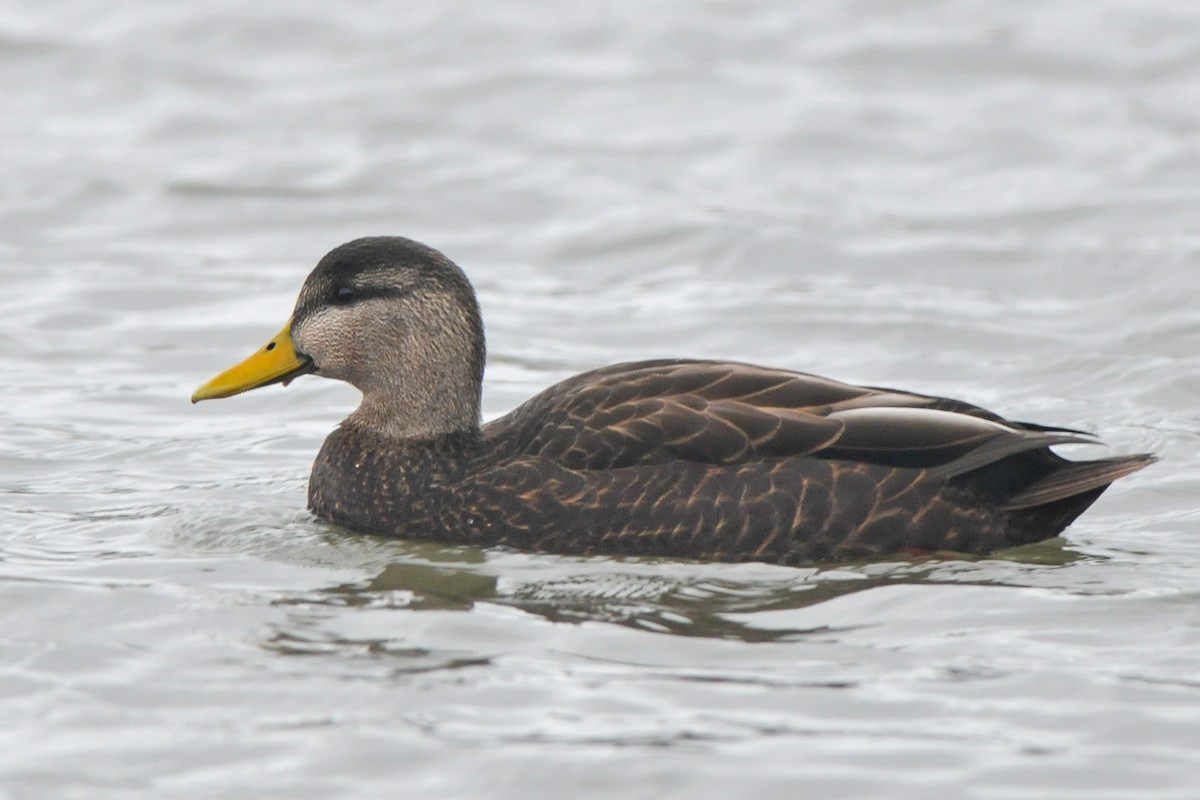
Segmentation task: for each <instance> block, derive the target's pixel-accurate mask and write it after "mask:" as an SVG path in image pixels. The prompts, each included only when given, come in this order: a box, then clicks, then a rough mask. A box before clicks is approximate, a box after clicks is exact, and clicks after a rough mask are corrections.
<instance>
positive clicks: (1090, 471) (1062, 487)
mask: <svg viewBox="0 0 1200 800" xmlns="http://www.w3.org/2000/svg"><path fill="white" fill-rule="evenodd" d="M1156 460H1157V459H1156V458H1155V457H1154V456H1152V455H1149V454H1139V455H1132V456H1115V457H1113V458H1102V459H1097V460H1095V461H1076V462H1065V463H1063V465H1062V466H1060V467H1059V468H1057V469H1055V470H1054V471H1053V472H1051V473H1050V474H1048V475H1045V476H1043V477H1041V478H1039V479H1038V480H1036V481H1034V482H1033V483H1031V484H1029V485H1028V486H1026V487H1024V488H1023V489H1021V491H1019V492H1017V493H1016V494H1014V495H1012V496H1011V497H1009V498H1007V499H1006V500H1005V501H1004V503H1003V504H1002V505H1001V508H1004V509H1008V510H1012V511H1015V510H1018V509H1024V508H1035V507H1037V506H1046V505H1050V504H1052V503H1056V502H1058V501H1060V500H1066V499H1067V498H1070V497H1076V496H1078V495H1082V494H1086V493H1087V492H1091V491H1093V490H1096V489H1100V490H1103V489H1104V488H1105V487H1106V486H1108V485H1109V484H1110V483H1112V482H1113V481H1115V480H1117V479H1118V478H1123V477H1125V476H1126V475H1130V474H1132V473H1134V472H1137V471H1138V470H1140V469H1142V468H1144V467H1147V466H1149V465H1150V464H1153V463H1154V462H1155V461H1156ZM1096 494H1097V495H1099V492H1097V493H1096ZM1084 508H1086V506H1084ZM1081 510H1082V509H1081Z"/></svg>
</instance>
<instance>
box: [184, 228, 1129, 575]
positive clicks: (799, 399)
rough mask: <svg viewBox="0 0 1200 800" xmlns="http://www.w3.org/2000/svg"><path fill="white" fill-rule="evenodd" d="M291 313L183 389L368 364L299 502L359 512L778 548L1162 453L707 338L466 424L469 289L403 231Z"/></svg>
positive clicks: (924, 519)
mask: <svg viewBox="0 0 1200 800" xmlns="http://www.w3.org/2000/svg"><path fill="white" fill-rule="evenodd" d="M287 334H290V340H288V341H286V342H284V341H283V339H277V340H276V341H273V342H272V343H271V344H269V345H268V346H267V348H264V350H272V349H273V348H274V347H275V345H276V343H277V342H278V343H282V344H285V345H286V346H287V347H291V346H293V343H294V348H295V356H294V358H295V361H294V363H293V364H292V366H291V368H290V369H287V370H286V371H284V372H280V371H279V369H276V370H275V371H274V372H271V373H270V374H265V373H264V374H261V375H258V376H257V378H256V379H255V380H242V382H241V383H238V384H237V385H236V386H235V385H233V384H231V383H229V382H228V380H226V383H222V384H220V386H217V384H218V383H219V382H220V381H221V379H222V378H226V376H228V375H230V374H231V373H233V372H234V370H230V372H229V373H226V375H224V376H220V377H219V378H218V379H214V381H213V382H210V384H208V385H206V386H205V387H202V389H201V390H198V392H197V394H196V396H195V398H194V399H206V398H208V397H216V396H225V395H226V394H231V393H235V392H237V391H243V390H245V389H248V388H254V387H255V386H258V385H264V384H265V383H271V382H277V381H285V382H286V381H288V380H290V379H291V378H293V377H295V376H296V375H298V374H301V373H303V372H316V373H317V374H319V375H326V376H329V377H335V378H339V379H342V380H346V381H348V382H350V383H352V384H354V385H355V386H357V387H358V388H360V389H361V390H362V391H363V403H362V405H361V406H360V407H359V409H358V410H356V411H355V412H354V413H353V414H352V415H351V416H350V417H349V418H348V419H347V420H346V421H345V422H343V423H342V425H341V426H339V427H338V429H337V430H335V431H334V432H333V433H332V434H330V436H329V438H328V439H327V440H326V442H325V444H324V446H323V447H322V448H321V451H320V454H319V455H318V457H317V460H316V463H315V464H314V467H313V472H312V479H311V482H310V484H309V505H310V507H311V508H312V510H313V511H314V512H315V513H316V514H318V515H320V516H322V517H324V518H326V519H329V520H332V521H334V522H338V523H341V524H343V525H346V526H348V527H351V528H354V529H357V530H363V531H369V532H373V533H380V534H388V535H396V536H404V537H411V538H418V539H434V540H438V541H443V542H450V543H464V544H474V545H482V546H491V545H507V546H511V547H516V548H521V549H528V550H539V551H549V552H559V553H614V554H630V555H658V556H670V557H680V558H697V559H706V560H722V561H745V560H761V561H771V562H777V563H784V564H799V563H811V562H819V561H829V560H850V559H863V558H871V557H877V556H883V555H886V554H889V553H894V552H897V551H901V550H906V549H917V550H928V551H936V550H955V551H961V552H966V553H987V552H990V551H993V550H997V549H1000V548H1005V547H1011V546H1015V545H1020V544H1026V543H1030V542H1036V541H1039V540H1042V539H1046V538H1049V537H1051V536H1054V535H1056V534H1057V533H1058V532H1060V531H1061V530H1062V529H1063V528H1065V527H1066V526H1067V525H1069V524H1070V523H1071V521H1072V520H1074V519H1075V517H1077V516H1078V515H1079V514H1080V513H1082V512H1083V511H1084V510H1085V509H1086V508H1087V507H1088V506H1089V505H1091V504H1092V502H1094V501H1095V499H1096V498H1097V497H1098V496H1099V495H1100V494H1101V493H1102V492H1103V491H1104V489H1105V488H1106V487H1107V486H1108V485H1109V484H1110V483H1112V482H1113V481H1114V480H1116V479H1117V478H1120V477H1122V476H1125V475H1128V474H1130V473H1132V472H1136V471H1137V470H1139V469H1141V468H1143V467H1144V466H1146V465H1147V464H1149V463H1150V462H1151V461H1153V457H1152V456H1149V455H1132V456H1118V457H1114V458H1107V459H1101V460H1096V461H1067V460H1065V459H1063V458H1061V457H1059V456H1057V455H1055V454H1054V453H1052V452H1051V451H1050V449H1049V448H1050V447H1051V446H1054V445H1059V444H1072V443H1083V442H1092V441H1094V440H1093V439H1092V438H1091V437H1090V436H1089V435H1087V434H1084V433H1081V432H1079V431H1074V430H1068V429H1060V428H1051V427H1047V426H1042V425H1035V424H1030V423H1020V422H1010V421H1008V420H1005V419H1003V418H1001V417H999V416H998V415H996V414H993V413H991V412H989V411H986V410H984V409H981V408H978V407H976V406H972V405H970V404H968V403H963V402H960V401H957V400H951V399H946V398H939V397H930V396H925V395H918V394H912V393H909V392H902V391H896V390H892V389H880V388H871V387H860V386H851V385H848V384H844V383H839V382H837V381H833V380H829V379H826V378H820V377H816V376H813V375H806V374H803V373H797V372H790V371H786V370H778V369H769V368H764V367H756V366H751V365H748V364H740V363H729V362H715V361H688V360H662V361H644V362H637V363H630V364H620V365H616V366H610V367H605V368H603V369H599V370H595V371H593V372H588V373H585V374H582V375H579V376H576V377H574V378H571V379H569V380H566V381H563V382H562V383H559V384H556V385H554V386H551V387H550V388H548V389H546V390H545V391H543V392H542V393H541V394H539V395H537V396H536V397H534V398H533V399H531V400H529V401H528V402H526V403H525V404H523V405H522V406H520V407H519V408H517V409H516V410H514V411H512V412H511V413H509V414H507V415H505V416H504V417H501V418H499V419H497V420H494V421H492V422H490V423H488V424H486V425H482V426H481V425H480V424H479V398H480V391H481V386H482V369H483V359H484V349H483V328H482V323H481V322H480V318H479V312H478V306H477V304H476V301H475V296H474V292H473V291H472V289H471V287H470V284H469V283H468V282H467V279H466V277H465V276H464V275H463V274H462V272H461V270H459V269H458V267H457V266H455V265H454V264H453V263H452V262H450V261H449V260H448V259H446V258H445V256H443V255H441V254H440V253H438V252H437V251H435V250H432V249H430V248H427V247H425V246H424V245H420V244H418V243H416V242H412V241H410V240H407V239H402V238H398V237H379V238H371V239H360V240H356V241H354V242H350V243H349V244H346V245H343V246H341V247H339V248H337V249H336V250H334V251H333V252H331V253H330V254H329V255H327V256H326V257H325V258H324V259H322V261H321V262H320V264H318V265H317V268H316V269H315V270H314V271H313V273H312V275H310V276H309V278H308V280H307V281H306V283H305V286H304V288H303V290H302V291H301V294H300V299H299V300H298V302H297V307H296V314H295V316H294V317H293V320H292V321H291V324H290V326H289V327H288V328H285V330H284V331H283V332H281V336H283V337H284V338H286V337H287ZM255 358H258V356H257V355H256V356H255V357H252V359H250V360H248V361H247V362H246V364H250V362H251V361H252V360H254V359H255ZM236 369H242V367H238V368H235V370H236ZM280 369H283V368H280Z"/></svg>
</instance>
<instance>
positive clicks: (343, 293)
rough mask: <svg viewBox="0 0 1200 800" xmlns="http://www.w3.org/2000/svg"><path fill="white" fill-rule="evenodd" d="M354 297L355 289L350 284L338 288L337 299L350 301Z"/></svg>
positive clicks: (345, 301) (341, 301) (342, 301)
mask: <svg viewBox="0 0 1200 800" xmlns="http://www.w3.org/2000/svg"><path fill="white" fill-rule="evenodd" d="M353 299H354V290H353V289H351V288H350V287H349V286H343V287H342V288H340V289H338V290H337V301H338V302H339V303H349V302H350V301H351V300H353Z"/></svg>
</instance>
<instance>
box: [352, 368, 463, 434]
mask: <svg viewBox="0 0 1200 800" xmlns="http://www.w3.org/2000/svg"><path fill="white" fill-rule="evenodd" d="M449 377H451V376H447V375H441V376H438V380H437V381H436V382H433V381H428V380H425V381H422V380H420V379H419V378H418V377H417V376H412V378H411V379H410V380H406V381H404V382H403V387H404V388H403V389H400V387H395V388H393V389H387V390H375V391H370V392H366V393H364V394H363V399H362V402H361V403H360V404H359V406H358V408H357V409H356V410H355V411H354V413H353V414H351V415H350V416H349V417H348V418H347V419H346V422H347V423H348V424H350V425H353V426H355V427H359V428H365V429H367V430H371V431H375V432H376V433H379V434H382V435H384V436H387V437H388V438H391V439H401V440H425V441H427V440H431V439H439V438H442V437H445V436H448V435H451V434H470V433H475V432H478V430H479V415H480V410H479V409H480V393H481V392H480V386H479V383H478V381H465V382H459V381H448V378H449ZM464 377H465V376H464Z"/></svg>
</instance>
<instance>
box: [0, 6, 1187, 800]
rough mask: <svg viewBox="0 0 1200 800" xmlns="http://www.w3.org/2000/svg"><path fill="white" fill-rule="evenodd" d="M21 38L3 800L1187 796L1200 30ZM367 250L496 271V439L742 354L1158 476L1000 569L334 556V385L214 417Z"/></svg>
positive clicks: (8, 50) (1, 235)
mask: <svg viewBox="0 0 1200 800" xmlns="http://www.w3.org/2000/svg"><path fill="white" fill-rule="evenodd" d="M0 19H2V20H3V22H2V23H0V90H2V92H3V94H2V96H3V98H4V106H5V114H4V115H3V116H2V117H0V153H2V154H3V162H2V163H3V166H2V167H0V170H2V171H3V176H4V179H3V181H2V182H0V258H2V260H0V277H2V278H3V281H4V286H3V291H0V320H2V321H0V374H3V376H4V380H3V382H2V383H0V409H2V411H0V415H2V417H0V418H2V422H3V424H2V427H0V431H2V432H0V619H2V622H0V718H2V719H3V720H4V724H3V725H2V726H0V797H3V798H5V800H8V798H33V797H38V798H40V797H59V798H84V797H86V798H97V797H114V798H116V797H145V796H154V797H162V798H175V797H179V798H184V797H186V798H193V797H264V798H267V797H270V798H274V797H279V798H284V797H286V798H310V797H311V798H326V797H338V798H342V797H362V798H376V797H387V796H403V797H412V798H423V797H440V798H441V797H454V798H459V797H462V798H483V797H555V798H557V797H580V798H585V797H624V798H641V797H654V798H677V797H678V798H685V797H686V798H689V800H693V799H694V798H707V797H712V798H718V797H721V798H724V797H732V796H757V797H792V796H796V795H797V794H798V793H801V794H803V795H804V796H811V797H863V798H867V797H887V798H900V797H913V798H918V797H919V798H924V797H930V796H935V795H936V796H972V797H984V798H1032V797H1055V798H1063V797H1077V796H1079V797H1082V796H1086V797H1088V798H1117V797H1121V798H1123V797H1131V798H1132V797H1145V796H1150V795H1153V796H1155V797H1159V798H1172V797H1178V798H1185V797H1196V796H1198V795H1200V788H1197V783H1196V777H1195V776H1196V774H1197V771H1198V769H1200V755H1197V753H1198V748H1200V592H1198V591H1197V588H1196V582H1197V577H1198V576H1200V537H1197V533H1200V524H1198V522H1197V519H1198V512H1197V508H1196V502H1195V498H1196V496H1197V495H1198V493H1200V486H1198V475H1200V472H1198V469H1197V468H1198V466H1200V464H1198V461H1200V459H1198V457H1197V455H1196V439H1197V432H1198V431H1200V419H1198V416H1197V412H1196V398H1197V395H1198V394H1200V355H1198V354H1200V315H1198V312H1197V310H1196V300H1197V296H1198V295H1197V293H1198V292H1200V270H1198V269H1197V266H1198V264H1200V232H1198V228H1197V223H1196V220H1197V219H1198V218H1200V188H1198V187H1200V149H1197V141H1200V140H1198V138H1197V136H1198V134H1200V104H1198V103H1196V97H1197V91H1198V90H1200V58H1198V56H1200V10H1197V9H1195V8H1193V7H1192V6H1189V5H1187V4H1179V3H1170V2H1144V3H1139V4H1137V5H1136V6H1134V5H1131V4H1126V3H1117V2H1084V0H1053V1H1052V2H1012V3H1003V4H1001V3H985V2H967V1H966V0H963V1H962V2H952V3H920V2H918V3H906V4H902V5H898V4H893V3H886V2H880V0H863V1H862V2H822V3H809V4H801V5H800V6H797V5H796V4H790V3H783V2H779V0H763V2H755V3H745V2H737V3H734V2H716V1H714V2H694V3H687V2H682V0H674V1H673V2H666V3H656V4H653V6H649V5H647V4H645V3H638V2H632V0H612V1H611V2H606V3H603V4H585V3H567V4H558V5H556V6H554V8H553V9H550V8H549V7H548V6H546V5H545V4H540V3H531V2H510V3H505V4H483V3H471V2H446V3H439V4H433V5H426V6H423V7H421V8H420V9H417V8H416V7H415V6H414V7H404V8H403V9H401V7H400V6H396V5H391V4H376V3H369V2H357V3H342V4H336V5H332V4H318V3H306V4H295V3H291V4H284V3H258V4H254V5H253V6H247V5H245V4H241V3H233V2H226V3H209V4H199V5H197V4H184V3H162V4H156V5H154V6H153V7H151V6H148V5H146V4H140V3H133V2H117V3H109V4H106V5H105V6H104V7H103V8H101V7H99V6H96V5H95V4H91V3H84V2H61V3H42V4H28V3H24V4H18V3H6V4H5V8H4V13H3V14H2V15H0ZM375 233H399V234H404V235H408V236H412V237H414V238H417V239H421V240H423V241H426V242H429V243H430V244H432V245H434V246H436V247H439V248H441V249H443V250H445V251H446V252H447V253H448V254H449V255H451V256H452V257H453V258H455V259H456V260H457V261H459V262H460V263H461V264H462V265H463V266H464V267H465V268H466V269H467V271H468V272H469V274H470V275H471V276H472V277H473V279H474V280H475V281H476V283H477V285H478V288H479V290H480V294H481V300H482V304H483V309H484V314H485V317H486V320H487V323H488V332H489V337H490V351H491V361H490V365H489V370H488V377H487V384H486V387H485V406H486V409H485V412H486V414H487V415H488V416H495V415H498V414H500V413H502V412H504V411H506V410H508V409H510V408H512V407H513V406H514V405H516V404H517V403H519V402H520V401H521V400H523V399H524V398H526V397H528V396H529V395H531V394H533V393H534V392H535V391H537V390H539V389H540V388H542V387H543V386H545V385H547V384H548V383H550V382H552V381H554V380H556V379H560V378H563V377H566V376H568V375H570V374H573V373H575V372H578V371H580V370H583V369H587V368H591V367H594V366H598V365H601V364H605V363H610V362H613V361H618V360H625V359H631V358H638V357H653V356H662V355H691V356H710V357H730V358H736V359H740V360H749V361H756V362H760V363H767V364H775V365H780V366H790V367H794V368H800V369H806V370H810V371H815V372H821V373H826V374H829V375H832V376H835V377H839V378H842V379H846V380H852V381H864V382H869V383H874V384H884V385H887V384H892V385H897V386H901V387H903V388H907V389H913V390H918V391H929V392H937V393H942V394H949V395H952V396H957V397H962V398H964V399H968V400H971V401H974V402H977V403H981V404H984V405H988V406H990V407H993V408H995V409H997V410H999V411H1001V412H1004V413H1008V414H1012V415H1015V416H1018V417H1019V418H1028V419H1035V420H1040V421H1043V422H1047V423H1051V424H1058V425H1067V426H1078V427H1084V428H1088V429H1093V430H1096V431H1099V432H1100V433H1101V434H1102V435H1103V436H1104V438H1105V439H1106V440H1107V441H1108V442H1109V443H1110V445H1111V448H1112V450H1113V451H1114V452H1137V451H1145V450H1151V451H1154V452H1157V453H1159V454H1160V455H1161V456H1162V457H1163V461H1162V462H1161V463H1160V464H1158V465H1156V466H1155V467H1153V468H1151V469H1148V470H1146V471H1144V472H1142V473H1139V474H1138V475H1136V476H1134V477H1132V478H1130V479H1127V480H1125V481H1122V482H1121V483H1120V484H1119V485H1118V486H1116V487H1115V488H1114V489H1112V490H1111V491H1110V492H1109V493H1108V494H1107V495H1106V496H1105V497H1104V498H1103V499H1102V500H1101V502H1099V503H1098V504H1097V505H1096V507H1095V508H1094V509H1092V511H1091V512H1089V513H1088V514H1087V515H1086V516H1085V517H1084V518H1083V519H1082V520H1081V521H1080V522H1079V523H1078V524H1077V525H1075V526H1074V527H1073V528H1071V529H1070V530H1069V531H1068V532H1067V535H1066V537H1065V539H1064V540H1062V541H1059V542H1051V543H1048V544H1046V545H1043V546H1040V547H1037V548H1032V549H1030V550H1027V551H1024V552H1019V553H1014V554H1009V555H1006V556H1005V557H1001V558H992V559H983V560H965V559H964V560H953V559H945V560H932V561H912V562H910V561H895V562H889V563H881V564H864V565H845V566H841V567H838V568H829V569H822V570H814V569H788V568H781V567H775V566H769V565H738V566H724V565H703V564H688V563H676V562H669V561H636V560H621V559H581V558H563V557H554V556H544V555H530V554H521V553H513V552H492V551H479V550H469V549H446V548H441V547H438V546H436V545H429V544H417V543H410V542H393V541H386V540H382V539H372V538H366V537H362V536H358V535H355V534H351V533H348V532H346V531H342V530H338V529H335V528H331V527H330V526H328V525H325V524H322V523H320V522H318V521H316V520H314V519H312V518H311V517H310V516H308V515H307V514H306V513H305V512H304V487H305V481H306V479H307V472H308V467H309V464H310V463H311V459H312V457H313V455H314V454H315V452H316V449H317V447H318V446H319V443H320V441H321V440H322V438H323V437H324V435H325V433H326V432H327V431H328V430H329V429H330V428H331V427H332V425H333V424H334V423H335V422H336V421H337V420H338V419H340V418H341V416H342V415H344V414H345V413H346V412H347V411H348V409H349V408H350V407H351V406H352V404H353V402H354V393H353V392H352V391H350V390H349V389H347V388H345V387H341V386H335V385H327V384H326V383H325V382H322V381H319V380H316V379H305V380H303V381H299V382H297V383H296V384H295V385H293V386H292V387H290V388H289V389H287V390H286V391H283V390H279V389H269V390H264V391H261V392H258V393H255V394H254V395H250V396H246V397H244V398H238V399H234V400H229V401H223V402H221V403H211V404H206V405H204V406H200V407H192V406H190V405H189V404H188V402H187V398H188V395H189V393H190V392H191V390H192V389H193V388H194V387H195V386H196V385H197V384H198V383H199V382H200V381H202V380H203V379H205V378H207V377H208V376H209V375H211V374H212V373H213V372H214V371H215V370H217V369H219V368H221V367H224V366H226V365H228V364H229V363H231V362H232V361H233V360H235V359H238V358H241V357H242V356H243V355H245V354H247V353H248V352H250V350H251V349H253V348H255V347H257V346H258V345H259V344H260V343H261V342H262V341H264V340H265V338H266V337H267V336H269V335H270V334H271V333H272V332H274V331H275V330H277V329H278V326H279V325H280V324H281V323H282V321H283V320H284V319H285V318H286V315H287V314H288V312H289V310H290V307H291V303H292V299H293V297H294V293H295V291H296V290H297V288H298V287H299V284H300V282H301V281H302V279H303V277H304V275H305V274H306V273H307V270H308V269H309V268H310V266H311V265H312V264H313V263H314V262H315V260H316V259H317V258H318V257H319V256H320V255H321V254H322V253H324V252H325V251H326V250H328V249H329V248H331V247H332V246H334V245H336V244H338V243H340V242H342V241H345V240H347V239H350V238H353V237H355V236H360V235H365V234H375Z"/></svg>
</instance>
